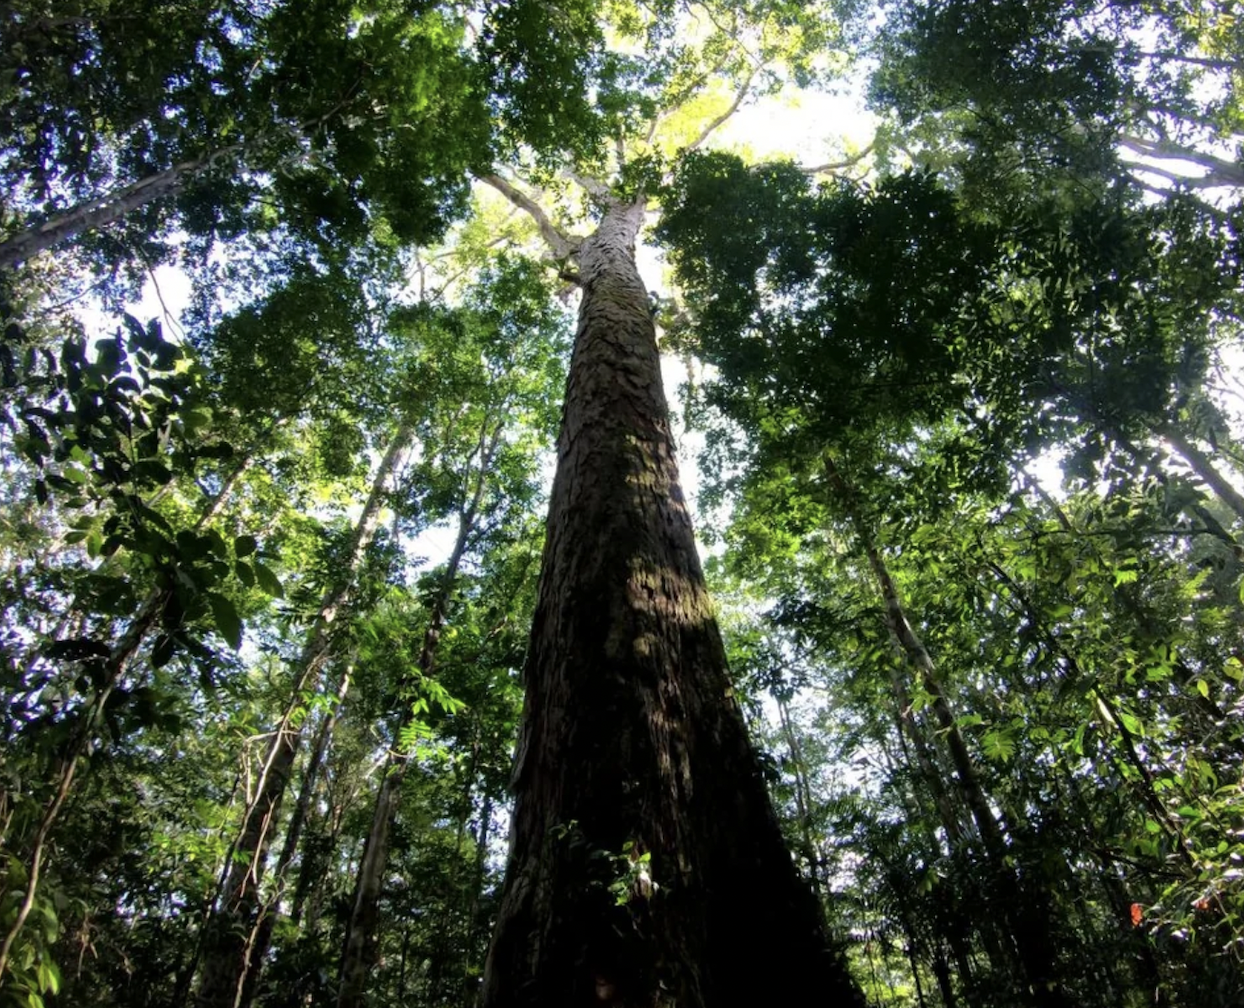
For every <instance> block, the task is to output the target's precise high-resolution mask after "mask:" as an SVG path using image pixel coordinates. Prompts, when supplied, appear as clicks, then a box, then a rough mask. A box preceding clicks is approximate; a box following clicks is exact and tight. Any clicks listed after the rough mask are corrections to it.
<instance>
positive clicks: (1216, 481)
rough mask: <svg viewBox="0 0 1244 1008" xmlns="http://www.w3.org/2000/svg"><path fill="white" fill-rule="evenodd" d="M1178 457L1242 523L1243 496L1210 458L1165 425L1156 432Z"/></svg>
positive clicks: (1243, 519)
mask: <svg viewBox="0 0 1244 1008" xmlns="http://www.w3.org/2000/svg"><path fill="white" fill-rule="evenodd" d="M1157 433H1158V434H1159V435H1160V436H1161V437H1163V438H1164V439H1165V440H1166V441H1167V442H1168V443H1169V444H1170V446H1171V447H1172V448H1174V449H1175V451H1177V452H1178V453H1179V457H1180V458H1182V459H1183V460H1184V461H1185V462H1187V463H1188V466H1189V467H1190V468H1191V469H1192V471H1193V472H1194V473H1196V475H1197V476H1198V477H1199V478H1200V479H1201V480H1203V481H1204V482H1205V484H1206V485H1207V486H1208V487H1209V488H1210V489H1211V490H1212V491H1213V492H1214V496H1216V497H1217V498H1218V499H1219V500H1220V501H1222V502H1223V503H1224V504H1225V505H1226V506H1227V507H1229V508H1230V509H1231V510H1232V511H1234V512H1235V515H1236V517H1237V518H1239V519H1240V520H1241V521H1244V494H1241V493H1240V491H1238V490H1237V489H1236V488H1235V487H1234V486H1232V485H1231V482H1230V481H1229V480H1228V479H1227V478H1226V477H1225V476H1223V474H1222V473H1220V472H1219V471H1218V470H1217V469H1216V468H1215V467H1214V463H1213V462H1212V461H1211V460H1210V457H1209V456H1208V455H1206V454H1205V452H1203V451H1201V449H1200V448H1198V447H1197V446H1196V445H1195V444H1193V443H1192V441H1191V440H1190V439H1189V438H1187V437H1186V436H1185V435H1184V434H1183V432H1181V431H1178V430H1176V429H1175V428H1174V427H1172V426H1171V425H1169V424H1167V425H1166V426H1164V427H1162V428H1161V429H1160V430H1159V431H1158V432H1157Z"/></svg>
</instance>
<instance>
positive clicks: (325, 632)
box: [196, 425, 412, 1008]
mask: <svg viewBox="0 0 1244 1008" xmlns="http://www.w3.org/2000/svg"><path fill="white" fill-rule="evenodd" d="M411 436H412V430H411V428H410V427H408V426H405V425H403V426H402V427H400V428H399V429H398V431H397V433H396V434H395V435H394V438H393V441H392V442H391V443H390V445H389V448H388V450H387V451H386V452H385V455H384V458H383V459H382V460H381V462H380V466H379V468H378V469H377V471H376V475H375V477H374V479H373V481H372V489H371V493H370V494H369V496H368V499H367V503H366V504H365V505H364V507H363V512H362V514H360V515H359V519H358V522H357V523H356V524H355V528H354V536H353V540H352V542H351V545H350V553H349V556H348V559H347V560H346V563H345V567H344V569H343V570H342V573H341V577H340V579H339V580H338V581H337V583H336V584H335V585H334V586H332V587H331V588H329V589H328V590H327V591H326V592H325V593H324V596H323V598H322V599H321V600H320V606H319V609H318V611H317V615H316V619H315V622H314V623H313V625H312V627H311V630H310V631H309V632H308V634H307V640H306V643H305V644H304V645H303V649H302V652H301V654H300V655H299V657H298V660H297V661H296V662H295V665H294V668H295V673H294V681H293V683H292V688H291V690H290V697H291V699H290V703H289V705H288V706H287V707H286V709H285V711H284V713H283V714H282V717H281V720H280V722H279V723H278V724H277V726H276V728H275V729H274V731H273V733H272V741H271V743H270V744H269V746H268V750H267V752H266V754H265V758H264V763H263V767H262V769H261V771H260V773H259V778H258V780H257V782H256V785H255V789H254V797H253V799H252V800H251V802H250V804H249V805H248V807H247V809H246V813H245V815H244V817H243V821H242V826H241V829H240V830H239V833H238V837H237V839H236V840H235V841H234V845H233V849H232V850H231V851H230V856H229V860H228V864H227V867H226V869H225V872H224V877H223V879H222V882H221V887H220V897H219V899H218V900H217V905H216V912H215V914H214V915H213V918H212V920H211V921H209V923H208V933H207V938H206V940H205V942H204V952H203V965H202V970H201V974H200V976H201V979H200V983H199V990H198V994H197V997H196V1004H197V1005H199V1008H238V1006H239V1005H240V1003H241V999H242V996H243V991H244V983H243V980H244V978H245V977H246V975H247V972H248V970H249V968H250V963H251V960H252V956H253V953H254V938H255V934H256V932H255V929H254V921H255V917H256V914H257V912H258V908H259V887H260V884H261V882H262V881H263V876H264V865H265V861H266V860H267V856H268V849H269V847H270V846H271V844H272V839H273V836H274V834H275V832H276V823H277V818H278V816H279V815H280V811H281V803H282V802H283V800H284V798H285V790H286V788H287V786H288V784H289V780H290V777H291V775H292V773H293V768H294V761H295V760H296V758H297V756H298V750H299V748H300V746H301V742H302V724H301V722H300V721H299V720H298V715H299V713H300V711H301V710H302V707H303V703H304V701H303V695H304V694H305V693H306V691H307V690H310V689H314V688H315V687H316V685H317V683H318V681H319V678H320V674H321V672H322V671H323V669H324V666H325V665H326V664H327V662H328V659H329V657H330V654H331V648H330V645H331V642H332V629H333V622H334V620H335V619H336V617H337V615H338V614H339V613H340V611H341V609H342V608H343V607H344V606H345V605H346V604H348V602H349V600H350V598H351V596H352V594H353V590H354V585H355V580H356V576H357V574H358V570H359V567H360V566H361V565H362V561H363V557H364V555H365V553H366V551H367V547H368V545H369V544H370V542H371V540H372V537H373V536H374V534H375V531H376V526H377V524H378V523H379V520H380V510H381V506H382V505H383V503H384V495H385V487H386V484H387V482H388V479H389V476H390V475H391V474H392V472H393V471H394V470H395V469H396V468H397V464H398V461H399V460H400V459H401V457H402V455H403V453H404V452H405V450H406V446H407V445H408V444H409V443H410V439H411Z"/></svg>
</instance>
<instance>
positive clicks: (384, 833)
mask: <svg viewBox="0 0 1244 1008" xmlns="http://www.w3.org/2000/svg"><path fill="white" fill-rule="evenodd" d="M489 427H491V428H492V429H491V431H490V430H489ZM502 429H503V425H502V424H500V423H497V424H495V425H494V424H492V423H491V421H490V422H488V423H487V424H486V425H485V429H484V430H483V431H481V433H480V442H479V456H480V461H479V471H478V473H477V477H476V480H475V487H474V492H473V495H472V497H471V500H470V503H469V504H467V506H466V507H465V509H464V510H463V511H462V513H461V514H460V515H459V516H458V537H457V539H456V540H455V542H454V548H453V551H452V552H451V553H450V556H449V560H448V562H447V563H446V565H445V571H444V573H443V575H442V576H441V584H440V588H439V589H438V590H437V593H436V598H435V599H434V600H433V602H432V611H431V612H430V613H429V614H428V628H427V630H426V631H425V632H424V635H423V646H422V647H421V648H420V651H419V664H418V668H419V676H420V677H426V676H430V675H432V673H433V669H434V666H435V664H436V652H437V650H438V649H439V647H440V641H441V631H442V630H443V629H444V627H445V615H446V611H447V609H448V607H449V599H450V597H451V595H452V594H453V590H454V585H455V584H456V583H457V581H458V569H459V567H460V566H461V564H462V558H463V557H464V556H465V555H466V551H467V546H468V545H469V543H470V540H471V536H472V535H474V533H475V524H476V519H477V518H478V517H479V508H480V504H481V503H482V501H483V498H484V490H485V488H486V486H487V483H488V478H489V476H490V475H491V474H490V472H489V470H490V467H491V465H492V459H493V455H494V454H495V452H496V450H497V444H498V443H499V441H500V439H501V431H502ZM411 720H412V714H411V712H410V706H409V704H408V705H407V709H406V711H405V712H404V713H403V715H402V718H401V720H400V722H399V724H398V728H397V731H396V733H395V734H394V740H395V741H396V739H398V738H400V737H401V735H402V731H403V730H404V729H405V728H406V727H407V726H408V725H409V724H410V723H411ZM409 766H410V760H409V759H408V758H407V754H405V753H400V752H397V751H396V750H395V749H390V751H389V755H388V758H387V759H386V760H385V767H384V772H383V773H382V775H381V779H380V788H379V790H378V791H377V793H376V806H375V809H374V811H373V813H372V824H371V829H370V830H369V831H368V834H367V839H366V841H365V842H364V845H363V857H362V860H361V861H360V862H359V871H358V878H357V880H356V882H355V887H354V904H353V910H352V911H351V914H350V921H349V924H348V925H347V927H346V936H345V942H344V946H343V950H342V954H341V972H340V981H339V986H338V994H337V1006H338V1008H360V1006H361V1005H362V1004H363V998H364V996H365V995H366V993H367V980H368V977H369V974H370V973H371V971H372V967H373V966H374V964H375V953H376V925H377V923H378V921H379V918H380V893H381V890H382V889H383V886H384V874H385V868H386V867H387V865H388V863H389V845H390V840H391V838H392V833H393V823H394V819H395V818H396V816H397V809H398V805H399V803H400V801H401V796H402V783H403V782H404V781H405V779H406V772H407V769H408V768H409Z"/></svg>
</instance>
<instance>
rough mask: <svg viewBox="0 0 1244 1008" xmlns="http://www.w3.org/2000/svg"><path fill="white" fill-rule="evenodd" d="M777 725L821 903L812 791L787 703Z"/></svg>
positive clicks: (814, 887)
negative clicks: (788, 763) (793, 784)
mask: <svg viewBox="0 0 1244 1008" xmlns="http://www.w3.org/2000/svg"><path fill="white" fill-rule="evenodd" d="M777 708H778V723H779V724H780V725H781V728H782V734H783V735H785V736H786V745H787V748H789V749H790V761H791V766H792V768H793V770H794V777H795V811H796V813H797V814H798V816H799V838H800V840H801V841H802V842H803V852H802V853H803V856H804V860H806V861H807V862H808V871H809V872H810V873H811V882H812V892H813V894H814V895H815V896H816V900H817V902H818V903H820V902H821V900H822V899H823V898H824V897H823V893H822V891H821V858H820V855H819V854H818V853H817V849H816V842H815V841H814V840H813V839H812V789H811V788H810V787H809V786H808V778H807V768H806V766H805V765H804V762H803V751H802V748H801V746H800V745H799V738H798V736H797V735H796V734H795V726H794V725H793V724H792V723H791V719H790V706H789V705H788V704H787V703H786V701H784V700H778V701H777Z"/></svg>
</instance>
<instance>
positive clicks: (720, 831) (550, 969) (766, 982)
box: [483, 200, 861, 1008]
mask: <svg viewBox="0 0 1244 1008" xmlns="http://www.w3.org/2000/svg"><path fill="white" fill-rule="evenodd" d="M643 215H644V205H643V202H642V200H640V201H637V202H635V203H631V204H624V203H620V202H615V203H613V204H612V205H610V206H608V207H607V209H606V212H605V214H604V216H603V219H602V220H601V222H600V225H599V227H598V229H597V230H596V232H595V233H594V234H593V235H591V236H590V237H589V238H587V239H586V240H585V241H584V242H583V244H582V246H581V248H580V271H579V276H578V279H579V282H580V283H581V285H582V288H583V300H582V304H581V307H580V313H579V327H578V333H577V335H576V340H575V349H574V355H573V359H572V362H571V366H570V377H569V380H568V383H567V391H566V403H565V409H564V413H563V419H562V431H561V435H560V438H559V443H558V466H557V475H556V478H555V479H554V482H553V492H552V499H551V502H550V507H549V518H548V525H547V540H546V544H545V552H544V558H543V562H542V570H541V575H540V588H539V595H538V601H537V604H536V613H535V618H534V623H533V627H532V635H531V645H530V649H529V651H528V656H527V661H526V665H525V668H524V680H525V684H526V689H527V695H526V702H525V710H524V715H523V725H522V729H521V737H520V741H519V750H518V755H517V759H516V767H515V774H514V786H515V789H516V800H515V807H514V816H513V825H512V828H511V841H510V842H511V848H510V859H509V865H508V868H507V873H506V880H505V884H504V887H503V893H502V897H501V905H500V910H499V919H498V922H497V927H496V931H495V933H494V936H493V941H492V947H491V949H490V951H489V955H488V962H487V965H486V969H485V979H484V993H483V1004H484V1006H485V1008H537V1006H538V1008H588V1006H594V1008H601V1006H610V1005H612V1006H618V1008H622V1006H627V1008H631V1006H635V1008H639V1006H643V1008H658V1006H672V1005H674V1004H677V1006H678V1008H732V1006H735V1005H762V1004H772V1005H785V1004H803V1003H807V1002H808V1000H809V998H810V997H815V998H816V1000H818V1001H820V1002H822V1003H825V1004H833V1005H858V1004H860V1003H861V996H860V994H859V993H858V991H857V989H856V988H855V986H854V985H853V984H852V982H851V981H850V979H849V977H848V976H847V974H846V972H845V969H844V967H843V965H842V963H841V961H840V959H839V957H838V956H836V955H835V954H834V953H833V952H832V951H831V950H830V948H829V943H828V942H827V940H826V937H825V933H824V930H823V926H822V924H821V921H820V917H819V913H818V908H817V906H816V902H815V900H814V899H813V897H812V895H811V893H810V892H809V891H808V889H807V888H806V886H805V885H804V884H803V883H802V882H801V881H800V880H799V878H798V876H797V874H796V872H795V868H794V865H793V863H792V861H791V858H790V854H789V852H788V851H787V850H786V847H785V845H784V843H783V841H782V837H781V834H780V832H779V830H778V826H777V820H776V817H775V815H774V812H773V808H772V805H771V803H770V800H769V796H768V794H767V792H766V790H765V786H764V782H763V780H762V777H761V774H760V771H759V767H758V765H757V762H756V759H755V756H754V753H753V751H752V749H751V745H750V742H749V740H748V736H747V730H746V727H745V725H744V723H743V718H742V715H741V713H740V711H739V708H738V706H737V704H736V703H735V701H734V700H733V698H732V692H733V691H732V689H731V685H730V681H729V678H728V676H727V674H726V667H725V654H724V650H723V648H722V644H721V638H720V635H719V633H718V630H717V625H716V622H715V620H714V617H713V611H712V604H711V602H710V601H709V598H708V595H707V592H706V590H705V585H704V577H703V574H702V571H701V568H700V561H699V557H698V555H697V553H696V545H695V540H694V536H693V534H692V530H691V521H690V518H689V516H688V514H687V508H686V504H685V501H684V499H683V495H682V491H681V489H680V487H679V483H678V471H677V463H676V460H675V453H674V444H673V439H672V437H671V433H670V426H669V416H668V409H667V407H666V402H665V396H664V393H663V391H662V388H661V373H660V361H659V357H658V353H657V347H656V339H655V330H654V327H653V323H652V319H651V317H650V315H649V311H648V298H647V289H646V288H645V287H644V284H643V282H642V280H641V279H640V277H639V273H638V271H637V269H636V267H635V258H634V243H635V237H636V234H637V232H638V230H639V227H640V225H641V223H642V220H643Z"/></svg>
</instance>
